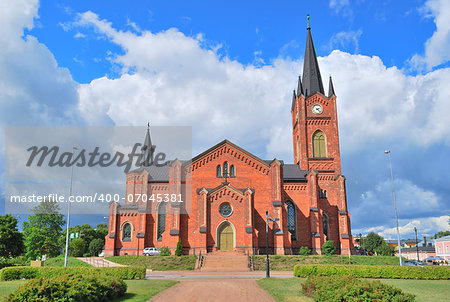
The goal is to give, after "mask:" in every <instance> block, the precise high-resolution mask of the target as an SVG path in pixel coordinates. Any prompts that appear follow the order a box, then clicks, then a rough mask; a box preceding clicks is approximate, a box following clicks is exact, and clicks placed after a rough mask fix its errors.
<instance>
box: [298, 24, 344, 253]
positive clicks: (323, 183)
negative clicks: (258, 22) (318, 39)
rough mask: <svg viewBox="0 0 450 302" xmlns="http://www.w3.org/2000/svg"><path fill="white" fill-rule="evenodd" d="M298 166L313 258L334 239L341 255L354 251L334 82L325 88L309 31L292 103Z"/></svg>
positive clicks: (308, 28)
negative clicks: (304, 175)
mask: <svg viewBox="0 0 450 302" xmlns="http://www.w3.org/2000/svg"><path fill="white" fill-rule="evenodd" d="M291 113H292V129H293V133H292V134H293V145H294V163H295V164H297V165H298V166H299V167H300V169H302V170H305V171H308V172H307V173H308V174H307V178H308V182H309V196H310V200H309V202H310V204H309V206H310V214H309V215H310V216H309V217H310V222H311V233H312V246H313V252H314V253H320V248H319V247H321V246H322V245H323V243H324V242H325V241H327V240H332V241H333V242H334V244H335V246H336V248H337V249H338V250H340V252H341V253H343V254H347V253H351V252H352V248H353V245H352V242H351V231H350V213H348V211H347V198H346V188H345V177H344V176H343V175H342V174H341V156H340V151H339V132H338V118H337V106H336V94H335V92H334V87H333V81H332V79H331V76H330V79H329V84H328V93H327V94H325V90H324V87H323V83H322V77H321V75H320V68H319V64H318V62H317V56H316V51H315V49H314V43H313V39H312V35H311V28H310V26H309V16H308V27H307V37H306V49H305V58H304V63H303V75H302V76H301V77H300V76H299V77H298V84H297V91H295V90H294V92H293V98H292V106H291Z"/></svg>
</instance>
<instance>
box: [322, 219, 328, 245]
mask: <svg viewBox="0 0 450 302" xmlns="http://www.w3.org/2000/svg"><path fill="white" fill-rule="evenodd" d="M322 223H323V234H324V235H325V237H326V239H327V240H328V216H327V214H325V213H323V214H322Z"/></svg>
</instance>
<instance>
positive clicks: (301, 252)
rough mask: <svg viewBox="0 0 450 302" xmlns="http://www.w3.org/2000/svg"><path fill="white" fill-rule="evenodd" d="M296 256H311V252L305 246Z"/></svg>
mask: <svg viewBox="0 0 450 302" xmlns="http://www.w3.org/2000/svg"><path fill="white" fill-rule="evenodd" d="M298 254H299V255H302V256H307V255H310V254H311V250H310V249H309V247H307V246H302V247H301V248H300V249H299V250H298Z"/></svg>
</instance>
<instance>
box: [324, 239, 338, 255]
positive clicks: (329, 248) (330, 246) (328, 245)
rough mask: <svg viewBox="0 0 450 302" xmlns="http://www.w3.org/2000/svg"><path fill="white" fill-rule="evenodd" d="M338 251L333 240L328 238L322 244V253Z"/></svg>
mask: <svg viewBox="0 0 450 302" xmlns="http://www.w3.org/2000/svg"><path fill="white" fill-rule="evenodd" d="M334 253H336V248H335V247H334V244H333V241H331V240H327V241H326V242H325V243H324V244H323V245H322V255H333V254H334Z"/></svg>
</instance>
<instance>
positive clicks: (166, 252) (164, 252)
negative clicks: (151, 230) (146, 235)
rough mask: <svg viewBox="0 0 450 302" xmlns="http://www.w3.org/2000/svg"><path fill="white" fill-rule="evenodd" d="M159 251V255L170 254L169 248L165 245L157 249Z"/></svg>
mask: <svg viewBox="0 0 450 302" xmlns="http://www.w3.org/2000/svg"><path fill="white" fill-rule="evenodd" d="M159 251H160V252H161V254H160V255H161V256H170V255H172V253H171V252H170V250H169V248H168V247H167V246H163V247H162V248H160V249H159Z"/></svg>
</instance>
